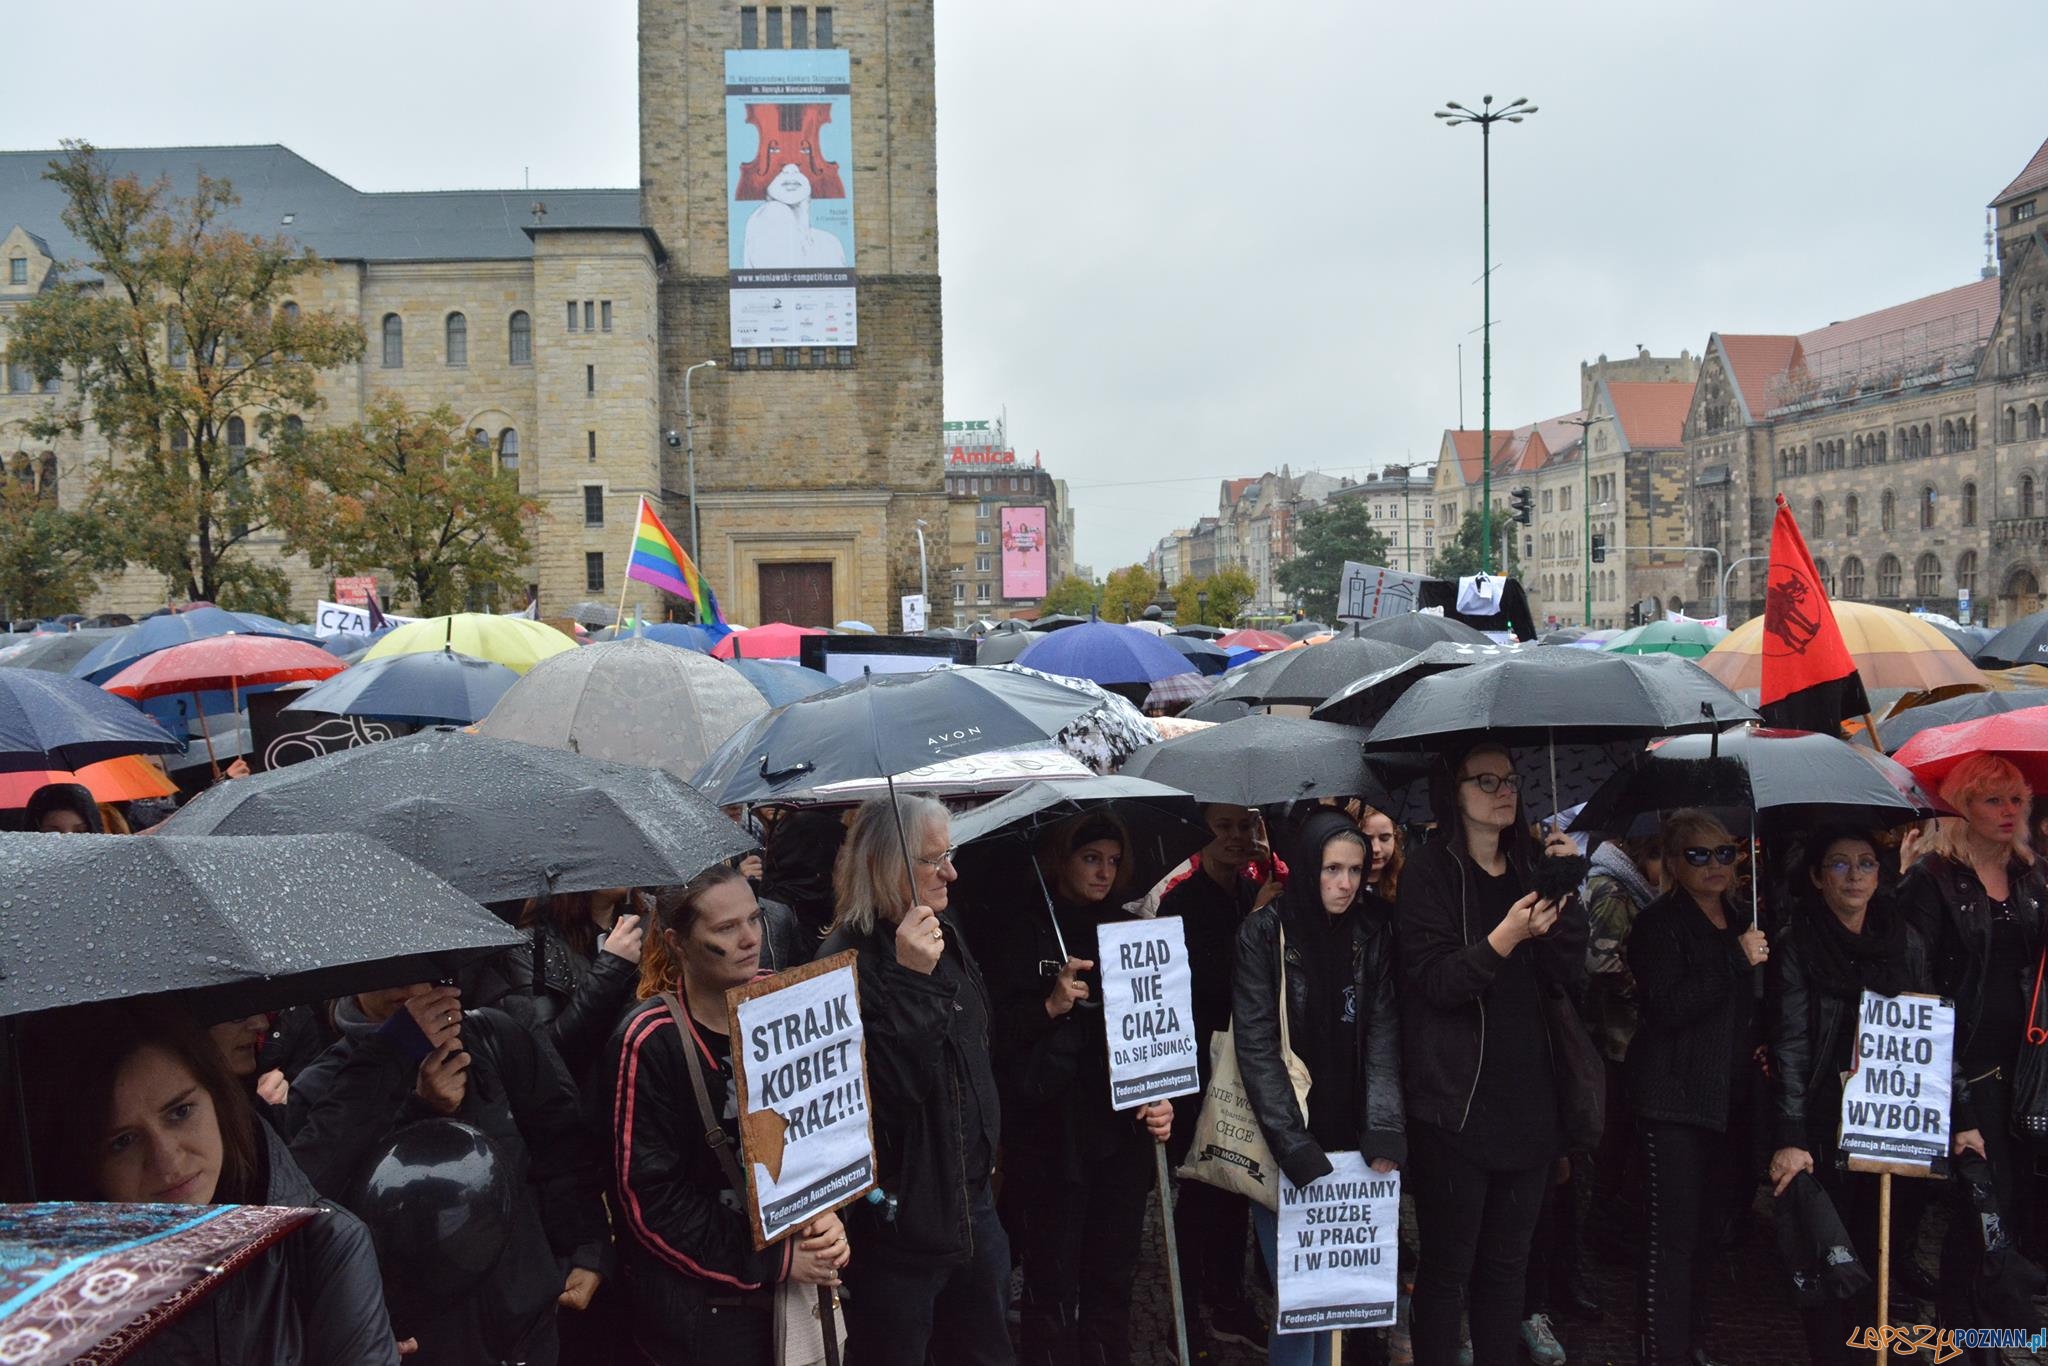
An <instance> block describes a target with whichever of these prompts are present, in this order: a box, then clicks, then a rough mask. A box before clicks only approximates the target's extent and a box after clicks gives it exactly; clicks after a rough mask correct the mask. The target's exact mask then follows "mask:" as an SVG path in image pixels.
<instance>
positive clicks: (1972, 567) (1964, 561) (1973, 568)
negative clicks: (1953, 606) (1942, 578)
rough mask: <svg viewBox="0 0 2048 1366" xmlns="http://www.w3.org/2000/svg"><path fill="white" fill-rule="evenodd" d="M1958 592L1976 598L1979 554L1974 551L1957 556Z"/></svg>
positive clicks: (1967, 551) (1966, 551)
mask: <svg viewBox="0 0 2048 1366" xmlns="http://www.w3.org/2000/svg"><path fill="white" fill-rule="evenodd" d="M1956 592H1958V593H1968V594H1970V595H1971V596H1972V597H1975V596H1976V593H1977V552H1976V551H1974V550H1965V551H1964V552H1963V553H1962V554H1960V555H1958V556H1956Z"/></svg>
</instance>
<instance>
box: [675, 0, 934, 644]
mask: <svg viewBox="0 0 2048 1366" xmlns="http://www.w3.org/2000/svg"><path fill="white" fill-rule="evenodd" d="M932 7H933V0H839V2H838V3H835V4H831V5H784V4H773V5H759V4H740V3H735V2H734V0H640V175H641V216H642V222H643V223H644V224H645V225H646V227H647V228H648V229H650V230H651V231H652V233H653V234H654V235H655V236H656V237H657V238H658V239H659V240H660V242H661V244H662V246H663V247H664V248H665V249H666V253H667V255H666V260H665V262H664V263H663V265H662V267H661V272H660V281H659V286H658V296H659V316H660V336H661V344H660V357H659V367H660V383H659V387H658V390H657V393H658V396H659V397H658V400H657V401H658V403H659V409H660V411H659V414H658V422H657V424H656V426H657V427H658V429H659V435H660V437H661V440H662V446H661V451H662V459H661V498H660V503H661V505H662V507H663V509H664V515H665V519H666V520H667V522H668V524H669V526H670V529H671V530H672V531H674V532H675V534H676V537H677V539H678V540H680V541H682V542H683V543H684V544H685V545H686V546H687V545H688V544H689V541H690V532H689V525H690V509H689V499H688V489H689V478H690V476H689V470H688V468H687V461H686V458H685V456H686V450H685V448H684V444H683V443H681V442H670V441H668V440H667V439H666V433H668V432H671V431H673V432H675V433H678V434H682V433H684V432H685V431H686V424H685V418H684V411H683V375H684V371H685V369H686V368H687V367H689V366H691V365H694V364H696V363H698V362H701V361H706V360H709V361H715V362H716V363H717V368H716V369H705V370H698V371H697V372H696V373H695V376H694V378H693V379H692V381H691V397H692V402H693V405H694V407H695V409H696V421H695V445H696V490H697V509H696V511H697V516H698V519H699V523H700V530H699V536H700V538H701V550H700V553H699V555H698V559H699V561H700V563H701V566H702V568H703V570H704V572H705V574H706V575H707V576H708V577H709V578H710V580H711V583H712V587H713V588H714V589H715V591H716V592H717V593H718V596H719V599H720V602H721V605H722V606H723V607H724V609H725V611H726V614H727V616H729V617H730V618H732V619H733V620H735V621H739V622H745V623H748V624H756V623H760V622H763V621H769V620H778V619H779V620H787V621H792V622H795V623H797V624H799V625H829V624H830V623H831V622H833V621H836V620H840V619H843V618H848V617H857V618H860V619H861V620H864V621H867V622H870V623H872V624H873V625H875V626H877V627H880V628H883V629H889V628H891V627H893V626H895V625H896V624H897V623H898V622H899V621H900V613H899V610H898V602H897V599H898V597H899V596H900V595H902V594H904V593H912V592H916V591H917V587H918V559H917V545H916V539H915V528H916V524H917V522H918V520H919V519H923V520H925V521H926V522H927V523H928V524H929V525H928V527H927V531H926V535H927V538H928V540H929V542H930V545H929V558H930V561H931V563H933V564H939V565H943V564H948V563H950V560H949V558H948V552H947V547H946V544H945V539H946V537H945V526H946V518H945V515H944V514H945V493H944V470H943V464H942V452H941V447H940V443H939V440H938V437H937V433H938V432H939V431H940V420H941V417H942V415H943V414H942V407H941V396H942V366H941V349H940V348H941V335H940V314H939V251H938V177H937V158H936V151H935V131H936V130H935V116H934V109H935V102H936V101H935V93H934V86H933V74H932ZM792 165H793V166H795V167H796V172H797V178H798V180H800V182H801V183H800V184H799V185H797V188H796V189H795V190H793V191H792V190H789V189H787V188H786V187H787V186H789V185H790V184H792V183H794V182H792V181H790V180H789V178H788V177H789V175H790V167H791V166H792ZM799 200H800V201H801V202H796V201H799Z"/></svg>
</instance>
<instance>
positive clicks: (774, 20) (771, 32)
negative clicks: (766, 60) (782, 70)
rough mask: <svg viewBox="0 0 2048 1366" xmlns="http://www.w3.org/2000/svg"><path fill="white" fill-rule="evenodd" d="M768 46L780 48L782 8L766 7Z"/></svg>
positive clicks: (775, 6)
mask: <svg viewBox="0 0 2048 1366" xmlns="http://www.w3.org/2000/svg"><path fill="white" fill-rule="evenodd" d="M768 46H769V47H781V46H782V6H780V5H770V6H769V7H768Z"/></svg>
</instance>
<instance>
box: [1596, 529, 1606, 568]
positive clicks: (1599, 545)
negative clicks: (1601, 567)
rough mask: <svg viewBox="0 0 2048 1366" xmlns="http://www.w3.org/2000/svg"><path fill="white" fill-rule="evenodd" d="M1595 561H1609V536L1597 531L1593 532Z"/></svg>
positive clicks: (1604, 562) (1603, 562)
mask: <svg viewBox="0 0 2048 1366" xmlns="http://www.w3.org/2000/svg"><path fill="white" fill-rule="evenodd" d="M1593 563H1594V564H1606V563H1607V538H1606V537H1605V536H1602V535H1601V534H1600V533H1599V532H1597V531H1596V532H1594V533H1593Z"/></svg>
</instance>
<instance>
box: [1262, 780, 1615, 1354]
mask: <svg viewBox="0 0 2048 1366" xmlns="http://www.w3.org/2000/svg"><path fill="white" fill-rule="evenodd" d="M1521 787H1522V784H1521V779H1520V777H1519V776H1517V774H1516V773H1515V768H1514V763H1513V760H1512V758H1511V757H1510V756H1509V754H1508V751H1507V750H1505V749H1503V748H1501V747H1500V746H1499V745H1494V744H1481V745H1478V746H1475V747H1474V748H1473V749H1472V750H1470V751H1469V752H1467V753H1466V755H1465V756H1464V758H1463V759H1461V760H1459V761H1458V763H1457V764H1456V765H1455V767H1446V768H1442V769H1440V770H1439V771H1438V772H1437V773H1436V774H1434V775H1433V776H1432V778H1431V783H1430V796H1431V798H1432V801H1433V804H1434V806H1435V809H1436V816H1437V820H1438V823H1439V824H1440V826H1441V827H1442V829H1443V831H1444V833H1445V835H1446V836H1447V837H1446V838H1444V839H1441V840H1437V841H1433V842H1432V843H1430V844H1428V845H1425V846H1424V847H1422V848H1421V849H1420V850H1418V851H1417V852H1416V853H1415V855H1414V856H1413V857H1412V858H1410V859H1409V861H1408V865H1407V867H1406V869H1405V870H1404V871H1403V873H1402V876H1401V893H1400V901H1399V912H1398V914H1397V915H1396V917H1395V931H1394V933H1395V940H1396V945H1397V949H1398V952H1399V955H1400V966H1401V971H1400V979H1399V980H1400V983H1401V989H1400V1007H1401V1069H1402V1083H1403V1091H1404V1093H1405V1095H1406V1099H1407V1104H1408V1123H1409V1137H1408V1152H1409V1166H1408V1189H1409V1190H1410V1191H1411V1192H1412V1193H1413V1195H1414V1196H1415V1213H1416V1219H1417V1224H1418V1228H1419V1233H1420V1236H1421V1258H1420V1260H1419V1261H1418V1263H1417V1265H1416V1272H1415V1294H1414V1311H1415V1312H1414V1344H1415V1361H1416V1366H1452V1363H1453V1362H1455V1361H1456V1360H1457V1359H1458V1355H1459V1350H1458V1313H1459V1310H1460V1308H1461V1307H1462V1308H1465V1309H1467V1310H1468V1311H1469V1314H1470V1318H1471V1326H1472V1360H1473V1361H1474V1362H1475V1363H1476V1364H1477V1366H1514V1363H1516V1362H1518V1361H1519V1360H1520V1358H1521V1352H1522V1347H1523V1341H1522V1335H1521V1333H1520V1332H1519V1325H1520V1323H1521V1318H1522V1303H1523V1281H1524V1278H1525V1276H1526V1274H1527V1270H1528V1260H1529V1245H1530V1240H1531V1238H1532V1237H1533V1235H1534V1233H1535V1230H1536V1221H1537V1219H1538V1218H1540V1217H1541V1215H1542V1212H1543V1207H1544V1204H1545V1200H1546V1197H1547V1196H1548V1193H1549V1188H1550V1175H1551V1168H1552V1165H1553V1164H1554V1163H1555V1162H1556V1160H1557V1158H1558V1157H1559V1156H1561V1155H1562V1154H1563V1152H1564V1146H1565V1138H1564V1130H1563V1126H1562V1125H1561V1123H1560V1122H1559V1114H1558V1102H1559V1094H1560V1093H1559V1089H1558V1088H1559V1084H1560V1078H1559V1077H1558V1076H1557V1075H1556V1072H1555V1069H1554V1067H1553V1065H1552V1061H1551V1054H1550V1042H1549V1031H1548V1020H1547V1016H1546V1006H1545V997H1546V995H1547V994H1554V993H1556V992H1572V991H1575V989H1576V988H1577V986H1578V984H1579V983H1580V982H1582V981H1583V978H1584V974H1585V961H1586V913H1585V908H1584V907H1582V906H1580V905H1579V904H1578V900H1577V898H1576V897H1573V898H1570V899H1568V900H1567V901H1565V902H1564V903H1562V904H1560V903H1558V902H1554V901H1546V900H1544V899H1542V898H1541V897H1540V896H1539V895H1538V894H1537V892H1536V859H1537V854H1538V852H1539V851H1537V850H1535V849H1533V848H1531V847H1529V840H1528V836H1527V835H1526V833H1525V832H1524V827H1523V821H1522V810H1521V805H1522V803H1521ZM1549 848H1550V849H1551V850H1554V851H1555V852H1558V853H1575V852H1576V850H1575V849H1574V848H1573V846H1572V843H1571V840H1570V838H1569V837H1568V836H1565V835H1562V834H1553V835H1552V836H1551V837H1550V843H1549ZM1241 1009H1242V1007H1240V1010H1241ZM1540 1326H1542V1327H1543V1328H1544V1329H1545V1332H1546V1333H1547V1331H1548V1328H1547V1325H1540ZM1552 1359H1553V1360H1554V1359H1555V1358H1552Z"/></svg>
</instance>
